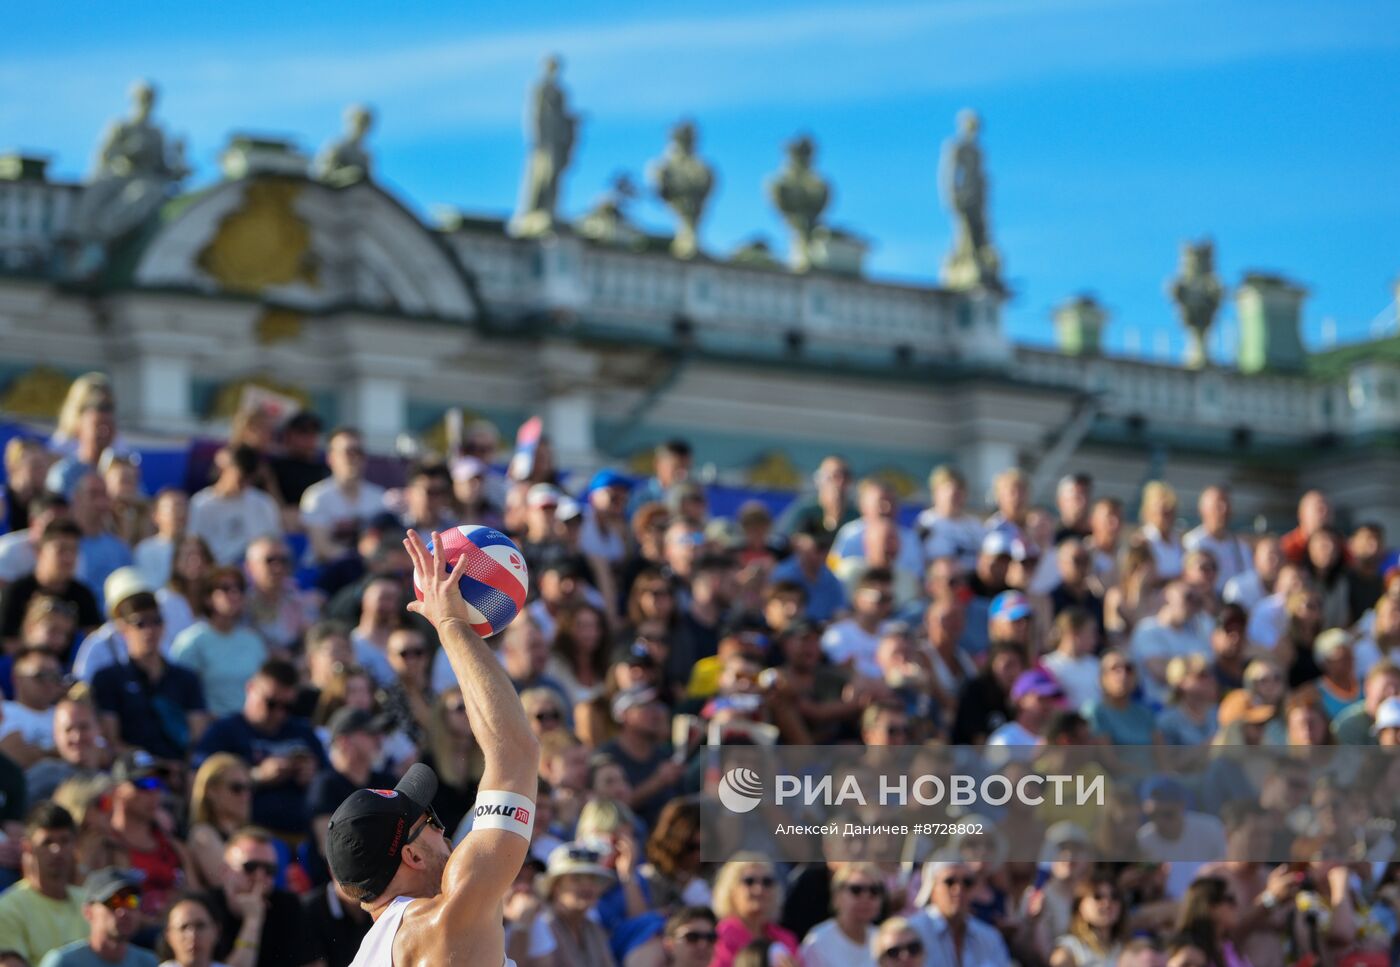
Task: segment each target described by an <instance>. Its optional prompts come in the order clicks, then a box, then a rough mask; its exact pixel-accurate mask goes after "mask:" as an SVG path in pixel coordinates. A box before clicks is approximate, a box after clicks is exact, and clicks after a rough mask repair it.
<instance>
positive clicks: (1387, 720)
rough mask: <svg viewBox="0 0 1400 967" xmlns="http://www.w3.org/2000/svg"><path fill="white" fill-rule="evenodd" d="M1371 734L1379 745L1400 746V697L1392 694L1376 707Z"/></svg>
mask: <svg viewBox="0 0 1400 967" xmlns="http://www.w3.org/2000/svg"><path fill="white" fill-rule="evenodd" d="M1371 734H1372V736H1373V737H1374V738H1375V740H1376V744H1377V745H1383V746H1385V747H1387V748H1394V747H1396V746H1400V697H1397V696H1391V697H1390V698H1387V699H1386V700H1385V701H1384V702H1381V704H1380V707H1379V708H1377V709H1376V716H1375V724H1374V725H1372V726H1371Z"/></svg>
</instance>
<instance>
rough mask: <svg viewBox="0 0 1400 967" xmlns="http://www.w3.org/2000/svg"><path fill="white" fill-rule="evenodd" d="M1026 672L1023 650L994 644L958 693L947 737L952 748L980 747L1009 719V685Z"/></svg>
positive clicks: (1019, 646)
mask: <svg viewBox="0 0 1400 967" xmlns="http://www.w3.org/2000/svg"><path fill="white" fill-rule="evenodd" d="M1025 670H1026V653H1025V649H1024V648H1023V647H1022V646H1021V645H1018V644H1016V643H1015V642H1010V641H994V642H992V644H991V647H990V649H989V650H988V652H987V663H986V665H985V666H984V667H983V669H982V671H981V672H980V673H979V674H978V675H977V677H976V678H973V679H971V680H970V681H968V682H967V684H966V685H964V686H963V689H962V691H961V692H959V693H958V708H957V713H956V716H955V718H954V719H953V730H952V734H951V735H950V736H949V738H950V741H951V742H952V744H953V745H980V744H981V743H983V742H985V741H986V739H987V736H989V735H991V734H992V733H993V732H994V731H996V730H997V729H998V728H1000V727H1001V726H1002V725H1003V724H1004V723H1006V722H1007V721H1008V720H1010V718H1011V715H1012V708H1011V705H1010V703H1009V697H1010V694H1011V686H1012V685H1014V684H1015V683H1016V679H1017V678H1019V677H1020V676H1021V673H1022V672H1023V671H1025Z"/></svg>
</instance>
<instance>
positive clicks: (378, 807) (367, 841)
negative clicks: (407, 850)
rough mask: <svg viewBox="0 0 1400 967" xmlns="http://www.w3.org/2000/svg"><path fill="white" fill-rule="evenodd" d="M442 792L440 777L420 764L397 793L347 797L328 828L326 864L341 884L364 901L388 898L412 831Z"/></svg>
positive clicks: (384, 791)
mask: <svg viewBox="0 0 1400 967" xmlns="http://www.w3.org/2000/svg"><path fill="white" fill-rule="evenodd" d="M437 789H438V781H437V776H436V775H434V774H433V770H432V769H429V768H428V767H427V766H425V765H423V763H421V762H419V763H416V764H415V765H411V766H409V767H408V771H407V772H405V773H404V775H403V778H402V779H400V780H399V782H398V785H396V786H394V788H393V789H356V790H355V791H354V792H352V793H351V794H350V795H349V796H347V797H346V799H345V801H344V802H343V803H341V804H340V808H339V809H337V810H336V811H335V814H334V815H333V816H331V821H330V825H329V826H328V827H327V828H326V859H327V860H328V861H329V863H330V868H331V876H333V877H335V879H336V882H337V883H339V884H340V885H341V886H344V887H346V888H347V889H348V890H350V891H351V892H352V893H353V894H355V895H358V896H361V897H362V898H363V899H373V898H374V897H377V896H379V894H381V893H383V892H384V891H385V890H386V889H387V888H388V886H389V881H391V880H392V879H393V878H394V874H395V873H397V872H398V871H399V854H400V852H402V850H403V844H404V840H406V839H408V831H409V829H410V828H411V827H412V826H413V824H414V823H416V822H418V820H419V819H421V818H422V817H423V815H424V814H425V813H428V812H430V811H431V804H432V801H433V798H434V797H435V796H436V795H437Z"/></svg>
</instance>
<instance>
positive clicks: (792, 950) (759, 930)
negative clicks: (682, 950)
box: [710, 853, 802, 967]
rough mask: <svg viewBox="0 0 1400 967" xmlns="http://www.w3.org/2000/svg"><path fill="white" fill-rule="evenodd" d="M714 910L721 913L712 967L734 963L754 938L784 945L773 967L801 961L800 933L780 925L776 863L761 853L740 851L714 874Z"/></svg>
mask: <svg viewBox="0 0 1400 967" xmlns="http://www.w3.org/2000/svg"><path fill="white" fill-rule="evenodd" d="M714 892H715V913H716V914H718V915H719V926H718V928H717V930H718V933H719V943H718V944H717V945H716V946H715V956H714V960H712V961H711V962H710V967H732V965H733V963H734V958H735V957H736V956H738V954H739V951H741V950H743V949H744V948H745V947H747V946H748V945H749V944H750V943H752V942H753V941H755V940H763V939H766V940H768V941H769V942H770V943H771V944H775V945H777V946H778V947H780V948H781V952H780V953H778V954H776V955H775V956H774V958H773V959H771V960H770V961H769V964H770V967H798V965H799V964H801V963H802V960H801V958H800V955H799V954H798V949H797V937H795V936H793V934H792V933H791V932H790V931H788V930H785V929H783V928H782V927H780V926H778V922H777V921H778V911H779V910H780V909H782V905H783V894H782V886H781V884H780V883H779V882H778V874H777V872H776V871H775V870H774V869H773V864H772V863H771V862H769V860H768V859H767V858H766V857H764V856H763V855H761V854H759V853H738V854H735V856H734V858H733V859H731V860H730V861H729V862H728V863H725V864H724V866H722V867H720V871H719V875H718V876H716V877H715V891H714Z"/></svg>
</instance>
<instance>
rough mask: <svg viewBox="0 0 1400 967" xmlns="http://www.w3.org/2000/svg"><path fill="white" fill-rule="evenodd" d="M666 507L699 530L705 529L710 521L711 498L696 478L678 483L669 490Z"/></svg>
mask: <svg viewBox="0 0 1400 967" xmlns="http://www.w3.org/2000/svg"><path fill="white" fill-rule="evenodd" d="M666 509H667V510H669V511H670V512H671V516H673V517H675V518H676V519H677V520H683V521H685V522H686V523H687V524H689V525H690V526H691V527H692V528H694V529H695V530H697V531H703V530H704V529H705V526H706V525H707V524H708V523H709V521H710V499H709V497H708V496H707V495H706V494H705V488H704V487H702V486H701V485H700V484H699V483H698V482H696V481H694V480H687V481H685V482H683V483H678V484H676V485H675V486H674V487H672V488H671V489H670V491H668V492H667V494H666Z"/></svg>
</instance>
